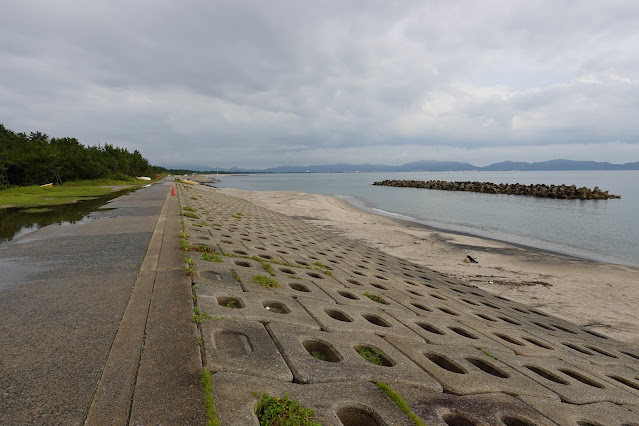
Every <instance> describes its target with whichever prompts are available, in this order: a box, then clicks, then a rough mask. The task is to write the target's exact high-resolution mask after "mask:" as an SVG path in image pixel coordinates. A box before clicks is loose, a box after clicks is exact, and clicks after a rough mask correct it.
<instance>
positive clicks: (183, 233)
mask: <svg viewBox="0 0 639 426" xmlns="http://www.w3.org/2000/svg"><path fill="white" fill-rule="evenodd" d="M180 238H182V239H184V240H186V239H187V238H189V234H187V233H186V232H184V231H182V233H181V234H180Z"/></svg>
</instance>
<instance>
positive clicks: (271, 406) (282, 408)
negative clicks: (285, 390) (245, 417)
mask: <svg viewBox="0 0 639 426" xmlns="http://www.w3.org/2000/svg"><path fill="white" fill-rule="evenodd" d="M255 414H256V415H257V418H258V420H259V422H260V425H281V426H297V425H299V426H321V424H320V423H317V422H314V421H313V419H315V418H316V417H314V416H315V411H313V410H311V409H310V408H305V407H302V405H301V404H300V403H299V401H296V400H291V399H289V397H288V395H287V394H284V397H283V398H275V397H272V396H270V395H269V394H268V393H267V392H264V393H262V395H261V396H260V400H259V401H258V402H257V403H256V404H255Z"/></svg>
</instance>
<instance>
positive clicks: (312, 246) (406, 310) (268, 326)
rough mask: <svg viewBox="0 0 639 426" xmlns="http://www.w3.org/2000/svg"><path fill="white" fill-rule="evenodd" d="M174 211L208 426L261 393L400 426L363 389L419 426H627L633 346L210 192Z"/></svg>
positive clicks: (240, 419)
mask: <svg viewBox="0 0 639 426" xmlns="http://www.w3.org/2000/svg"><path fill="white" fill-rule="evenodd" d="M179 197H180V201H181V206H182V212H183V214H189V215H185V216H184V217H183V220H184V227H185V232H186V233H187V234H188V244H189V246H190V248H191V250H189V251H188V252H187V253H186V254H188V255H189V257H190V258H191V259H192V261H193V262H194V266H195V271H194V272H193V273H194V276H193V278H192V284H193V296H194V307H197V308H198V311H199V312H200V313H203V314H204V318H208V319H204V320H203V321H202V322H201V324H199V326H198V332H199V333H200V334H199V338H200V339H201V340H200V341H201V342H202V351H201V354H202V363H203V365H205V366H206V367H207V368H208V369H209V370H210V371H211V372H212V373H213V376H212V378H213V380H212V381H213V395H214V397H215V405H216V408H217V415H218V418H219V419H220V421H221V423H222V424H224V425H227V424H228V425H235V424H243V425H244V424H247V425H248V424H258V423H257V418H256V416H255V414H254V413H253V407H254V405H255V403H256V402H257V400H258V396H257V395H260V394H261V393H262V392H263V391H267V392H269V394H271V395H274V396H283V395H284V393H288V395H289V396H290V397H291V398H292V399H297V400H299V401H300V402H301V403H302V404H303V405H305V406H307V407H310V408H312V409H314V410H315V411H316V416H317V417H318V418H319V419H321V420H319V421H321V423H322V424H325V425H341V424H344V425H355V424H367V425H375V424H379V425H382V424H400V425H401V424H406V425H409V424H412V422H411V421H410V419H409V418H408V417H407V416H406V415H405V414H404V413H403V412H402V411H401V410H400V409H399V408H398V407H397V406H395V405H394V404H393V403H392V402H391V401H390V400H389V399H388V398H387V397H386V396H385V395H384V394H383V393H382V392H381V391H380V390H379V389H378V388H377V386H376V385H375V382H376V381H378V380H381V381H384V382H387V383H389V384H390V385H391V387H392V388H393V389H395V390H396V391H397V392H398V393H399V394H400V395H401V396H402V397H403V398H404V399H405V400H406V401H407V402H408V405H409V407H410V408H411V409H412V410H413V411H414V412H415V413H416V414H417V415H418V416H419V417H420V418H421V419H422V420H423V421H424V422H425V423H426V424H429V425H430V424H449V425H450V424H477V425H479V424H491V425H493V424H494V425H504V424H506V425H532V424H539V425H545V424H548V425H551V424H576V423H577V422H582V423H583V424H587V423H590V424H598V423H599V424H633V423H638V422H639V348H637V347H636V346H632V345H627V344H624V343H621V342H618V341H615V340H613V339H610V338H607V337H605V336H601V335H598V334H596V333H594V332H592V331H590V330H587V329H585V328H581V327H578V326H576V325H574V324H571V323H569V322H567V321H563V320H560V319H558V318H554V317H551V316H549V315H547V314H545V313H542V312H539V311H537V310H535V309H532V308H530V307H528V306H525V305H522V304H519V303H516V302H513V301H510V300H508V299H503V298H500V297H499V296H494V295H491V294H489V293H487V292H485V291H482V290H480V289H478V288H476V287H474V286H472V285H469V284H468V283H465V282H463V281H460V280H456V279H451V278H448V277H446V276H442V275H440V274H438V273H436V272H434V271H432V270H429V269H428V268H425V267H421V266H418V265H415V264H412V263H410V262H407V261H405V260H402V259H398V258H395V257H393V256H390V255H388V254H384V253H382V252H380V251H378V250H375V249H373V248H370V247H368V246H366V245H365V244H364V243H362V242H360V241H355V240H349V239H346V238H344V237H343V236H341V235H339V234H338V233H336V232H331V231H330V230H327V229H322V228H319V227H317V226H315V225H313V224H312V223H308V222H305V221H302V220H299V219H295V218H291V217H287V216H284V215H281V214H278V213H275V212H273V211H270V210H267V209H264V208H260V207H257V206H256V205H254V204H252V203H250V202H247V201H244V200H240V199H238V198H234V197H230V196H227V195H222V194H220V193H219V192H218V191H216V190H215V189H213V188H209V187H204V186H194V185H183V184H180V185H179ZM187 206H188V209H186V210H185V207H187ZM206 252H209V254H216V255H217V256H212V257H210V258H216V260H217V261H207V260H205V259H203V257H205V256H203V254H204V253H206ZM260 276H261V277H265V278H269V279H270V280H274V281H276V282H277V284H276V286H274V287H272V288H269V287H265V286H262V285H260V284H259V282H262V283H264V282H265V280H263V279H258V278H256V277H260ZM363 349H368V350H370V351H373V352H375V353H377V354H378V357H379V361H380V364H381V365H376V364H373V363H371V362H369V361H367V360H366V359H364V358H363V357H362V356H360V353H359V352H361V351H362V350H363ZM320 358H322V359H320Z"/></svg>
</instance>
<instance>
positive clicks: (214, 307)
mask: <svg viewBox="0 0 639 426" xmlns="http://www.w3.org/2000/svg"><path fill="white" fill-rule="evenodd" d="M198 305H199V306H200V309H202V310H204V311H205V312H207V313H208V314H209V315H211V316H212V317H226V318H232V319H244V320H248V321H259V322H262V323H269V322H273V321H281V322H286V323H290V324H297V325H299V326H303V327H310V328H314V329H316V330H319V328H320V327H319V325H318V324H317V322H315V320H313V318H311V316H310V315H309V314H308V313H307V312H306V311H305V310H304V309H303V308H302V307H301V306H300V305H299V304H298V303H297V302H296V301H295V299H293V298H292V297H290V296H287V295H282V294H275V293H273V294H263V293H249V292H228V291H222V290H220V291H215V292H213V294H211V295H206V296H205V295H202V294H199V293H198Z"/></svg>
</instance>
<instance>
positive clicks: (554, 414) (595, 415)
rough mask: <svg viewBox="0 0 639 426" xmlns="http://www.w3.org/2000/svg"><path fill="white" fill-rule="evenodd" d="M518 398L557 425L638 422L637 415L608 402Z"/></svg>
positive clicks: (530, 397) (630, 423) (636, 423)
mask: <svg viewBox="0 0 639 426" xmlns="http://www.w3.org/2000/svg"><path fill="white" fill-rule="evenodd" d="M518 398H519V399H521V400H522V401H523V402H525V403H526V404H528V405H529V406H531V407H532V408H534V409H535V410H537V411H539V412H541V413H544V415H545V416H546V417H548V418H549V419H551V420H552V421H554V422H556V423H557V424H559V425H638V424H639V415H637V414H636V413H633V412H631V411H629V410H627V409H625V408H624V407H621V406H618V405H616V404H612V403H610V402H597V403H593V404H585V405H573V404H567V403H565V402H557V401H551V400H548V399H544V398H537V397H533V396H520V397H518Z"/></svg>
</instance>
